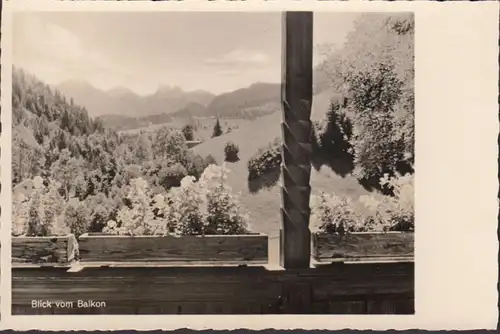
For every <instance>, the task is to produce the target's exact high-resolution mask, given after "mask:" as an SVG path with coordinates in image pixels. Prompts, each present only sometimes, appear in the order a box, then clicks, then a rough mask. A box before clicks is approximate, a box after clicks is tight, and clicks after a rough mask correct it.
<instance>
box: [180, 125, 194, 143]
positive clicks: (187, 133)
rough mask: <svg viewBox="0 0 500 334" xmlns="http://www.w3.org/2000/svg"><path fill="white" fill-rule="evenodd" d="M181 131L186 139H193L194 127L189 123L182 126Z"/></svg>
mask: <svg viewBox="0 0 500 334" xmlns="http://www.w3.org/2000/svg"><path fill="white" fill-rule="evenodd" d="M182 133H183V134H184V137H185V138H186V140H188V141H191V140H194V129H193V126H192V125H191V124H188V125H186V126H184V127H183V128H182Z"/></svg>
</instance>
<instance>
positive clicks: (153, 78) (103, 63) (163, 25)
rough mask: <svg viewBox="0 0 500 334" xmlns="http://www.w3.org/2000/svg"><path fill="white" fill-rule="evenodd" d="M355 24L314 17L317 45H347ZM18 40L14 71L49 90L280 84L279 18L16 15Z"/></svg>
mask: <svg viewBox="0 0 500 334" xmlns="http://www.w3.org/2000/svg"><path fill="white" fill-rule="evenodd" d="M356 17H357V15H356V14H354V13H317V14H315V21H314V44H315V45H322V44H332V43H333V44H336V45H342V44H343V42H344V40H345V37H346V34H347V33H348V32H349V31H350V30H351V29H352V24H353V21H354V20H355V18H356ZM13 34H14V36H13V41H14V50H13V62H14V64H15V65H16V66H19V67H22V68H24V69H25V70H27V71H29V72H31V73H32V74H34V75H36V76H37V77H38V78H40V79H41V80H43V81H45V82H46V83H49V84H58V83H61V82H63V81H66V80H82V81H87V82H89V83H91V84H92V85H93V86H95V87H98V88H101V89H110V88H113V87H116V86H123V87H127V88H130V89H132V90H134V91H135V92H137V93H139V94H148V93H152V92H154V91H156V89H157V88H158V85H160V84H163V85H172V86H179V87H181V88H182V89H184V90H195V89H204V90H207V91H211V92H213V93H216V94H218V93H221V92H226V91H231V90H234V89H238V88H242V87H246V86H249V85H250V84H252V83H254V82H259V81H260V82H279V81H280V71H281V60H280V57H281V14H280V13H248V12H247V13H241V12H240V13H234V12H233V13H227V12H226V13H222V12H211V13H200V12H197V13H196V12H189V13H186V12H182V13H181V12H170V13H167V12H149V13H147V12H135V13H133V12H115V13H110V12H106V13H105V12H103V13H96V12H59V13H58V12H38V13H37V12H31V13H17V14H16V15H15V16H14V31H13Z"/></svg>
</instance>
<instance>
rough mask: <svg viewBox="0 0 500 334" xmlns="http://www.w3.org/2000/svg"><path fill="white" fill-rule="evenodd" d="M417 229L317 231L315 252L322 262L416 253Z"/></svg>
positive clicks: (408, 258)
mask: <svg viewBox="0 0 500 334" xmlns="http://www.w3.org/2000/svg"><path fill="white" fill-rule="evenodd" d="M414 239H415V235H414V233H413V232H387V233H347V234H342V235H341V234H326V233H316V234H313V238H312V256H313V259H314V260H316V261H318V262H332V261H369V260H370V259H371V260H372V261H374V260H379V261H383V260H384V259H388V260H396V259H398V258H400V259H404V260H405V261H411V259H413V257H414Z"/></svg>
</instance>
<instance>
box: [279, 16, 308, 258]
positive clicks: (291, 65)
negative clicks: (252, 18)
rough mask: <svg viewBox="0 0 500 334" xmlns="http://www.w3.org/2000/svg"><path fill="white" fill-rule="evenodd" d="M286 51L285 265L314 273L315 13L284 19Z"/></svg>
mask: <svg viewBox="0 0 500 334" xmlns="http://www.w3.org/2000/svg"><path fill="white" fill-rule="evenodd" d="M282 33H283V37H282V38H283V51H282V62H283V63H282V68H281V71H282V83H281V85H282V92H281V100H282V108H283V122H282V126H281V128H282V132H283V134H282V135H283V147H282V157H283V159H282V165H281V175H282V195H281V196H282V207H281V215H282V223H281V231H280V234H281V235H280V240H281V241H280V242H281V247H280V248H281V249H280V262H281V265H282V266H283V267H284V268H308V267H309V264H310V263H309V262H310V252H311V244H310V238H311V233H310V231H309V216H310V208H309V198H310V195H311V186H310V183H309V181H310V178H311V154H312V143H311V131H312V124H311V103H312V66H313V63H312V61H313V59H312V58H313V51H312V49H313V13H312V12H285V13H283V26H282Z"/></svg>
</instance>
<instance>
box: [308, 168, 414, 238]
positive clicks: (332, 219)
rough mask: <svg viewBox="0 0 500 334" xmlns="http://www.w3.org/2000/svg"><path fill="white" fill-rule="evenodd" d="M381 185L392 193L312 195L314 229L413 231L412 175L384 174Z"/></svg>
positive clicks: (325, 230)
mask: <svg viewBox="0 0 500 334" xmlns="http://www.w3.org/2000/svg"><path fill="white" fill-rule="evenodd" d="M380 183H381V186H383V187H389V188H391V190H392V191H393V193H394V195H393V196H379V197H380V198H378V197H376V196H374V195H364V196H360V197H359V199H358V200H357V201H353V200H351V199H349V198H348V197H346V196H336V195H334V194H325V193H321V194H320V195H313V196H311V224H310V226H311V230H312V231H313V232H318V231H321V232H326V233H336V232H339V233H341V232H368V231H414V229H415V220H414V218H415V215H414V188H413V175H410V174H407V175H404V176H401V175H399V174H398V175H397V176H395V177H389V176H388V175H385V176H384V177H383V178H381V179H380Z"/></svg>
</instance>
